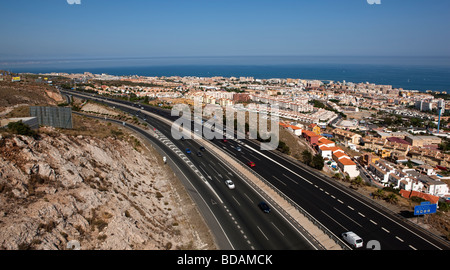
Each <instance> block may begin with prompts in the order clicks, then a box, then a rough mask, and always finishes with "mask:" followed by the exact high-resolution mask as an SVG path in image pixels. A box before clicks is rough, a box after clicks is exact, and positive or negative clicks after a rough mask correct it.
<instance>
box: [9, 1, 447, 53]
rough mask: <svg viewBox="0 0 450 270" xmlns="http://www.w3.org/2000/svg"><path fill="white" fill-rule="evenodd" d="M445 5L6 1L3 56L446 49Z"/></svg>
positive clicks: (329, 2) (310, 2)
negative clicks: (74, 3) (72, 3)
mask: <svg viewBox="0 0 450 270" xmlns="http://www.w3.org/2000/svg"><path fill="white" fill-rule="evenodd" d="M449 10H450V1H449V0H432V1H430V0H381V4H380V5H369V4H368V3H367V1H366V0H271V1H267V0H240V1H235V0H164V1H153V0H128V1H125V0H120V1H119V0H81V5H69V4H68V3H67V1H66V0H39V1H36V0H14V1H5V0H3V1H0V11H1V16H0V23H1V25H2V31H1V35H2V41H1V42H0V60H2V59H8V60H11V59H47V58H109V57H172V56H173V57H180V56H240V55H243V56H244V55H245V56H247V55H270V56H274V55H275V56H276V55H301V56H304V55H307V56H318V55H319V56H353V55H354V56H450V34H449V30H448V27H449V26H450V16H448V11H449Z"/></svg>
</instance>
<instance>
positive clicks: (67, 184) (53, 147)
mask: <svg viewBox="0 0 450 270" xmlns="http://www.w3.org/2000/svg"><path fill="white" fill-rule="evenodd" d="M116 133H117V132H116ZM116 135H117V134H116ZM131 138H133V139H130V138H128V139H124V138H123V137H118V136H106V137H104V138H96V137H93V136H86V135H83V136H82V135H76V136H74V135H66V134H63V133H60V132H57V131H55V130H54V129H50V128H41V130H40V131H39V138H37V139H34V138H32V137H26V136H20V135H13V134H8V133H5V132H3V133H1V135H0V249H8V250H11V249H66V248H67V244H68V243H69V241H72V240H75V241H78V242H79V243H80V247H81V249H83V250H92V249H107V250H108V249H116V250H117V249H120V250H124V249H158V250H160V249H215V246H214V243H213V241H212V240H211V239H212V238H211V236H210V234H209V231H208V229H207V228H206V226H205V225H204V224H203V223H202V221H201V220H202V219H201V218H200V216H199V214H198V213H197V211H196V209H195V208H194V206H193V204H192V202H191V201H190V200H189V198H188V196H187V195H186V193H185V192H183V188H182V187H181V186H180V184H179V182H178V181H177V180H176V178H175V176H174V174H173V172H171V171H170V170H169V168H167V167H165V165H164V164H162V162H161V160H160V156H159V155H158V154H157V153H156V152H155V151H154V150H153V149H151V148H150V147H147V146H146V145H145V144H144V143H142V142H141V141H140V140H139V139H138V138H134V137H131Z"/></svg>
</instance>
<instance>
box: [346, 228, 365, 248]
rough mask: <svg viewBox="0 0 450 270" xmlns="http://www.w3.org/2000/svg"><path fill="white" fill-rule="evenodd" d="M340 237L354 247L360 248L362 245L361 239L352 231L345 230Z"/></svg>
mask: <svg viewBox="0 0 450 270" xmlns="http://www.w3.org/2000/svg"><path fill="white" fill-rule="evenodd" d="M341 236H342V238H344V240H345V241H346V242H347V243H349V244H350V245H351V246H352V247H354V248H360V247H362V246H363V240H362V238H361V237H359V236H358V235H357V234H356V233H354V232H345V233H343V234H342V235H341Z"/></svg>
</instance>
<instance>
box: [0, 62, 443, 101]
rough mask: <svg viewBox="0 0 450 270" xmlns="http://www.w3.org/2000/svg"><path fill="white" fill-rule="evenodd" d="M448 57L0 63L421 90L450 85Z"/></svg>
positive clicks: (15, 68) (16, 67)
mask: <svg viewBox="0 0 450 270" xmlns="http://www.w3.org/2000/svg"><path fill="white" fill-rule="evenodd" d="M449 67H450V58H449V57H413V58H408V57H392V58H389V57H381V58H377V57H287V56H285V57H279V56H278V57H268V56H264V57H256V56H255V57H243V58H239V57H153V58H123V59H112V58H111V59H108V58H104V59H85V60H77V59H53V60H29V61H28V60H18V61H0V69H2V70H7V71H10V72H14V73H33V74H45V73H52V72H61V73H71V74H72V73H84V72H90V73H93V74H103V73H104V74H108V75H114V76H133V75H137V76H145V77H162V76H166V77H170V76H180V77H187V76H195V77H214V76H223V77H254V78H256V79H271V78H296V79H305V80H321V81H340V82H342V81H346V82H353V83H365V82H369V83H374V84H376V85H392V86H393V88H403V89H404V90H417V91H420V92H425V91H427V90H432V91H448V89H450V68H449Z"/></svg>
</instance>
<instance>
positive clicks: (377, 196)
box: [372, 189, 384, 199]
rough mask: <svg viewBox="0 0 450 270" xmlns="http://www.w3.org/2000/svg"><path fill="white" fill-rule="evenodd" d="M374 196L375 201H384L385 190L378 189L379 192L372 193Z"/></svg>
mask: <svg viewBox="0 0 450 270" xmlns="http://www.w3.org/2000/svg"><path fill="white" fill-rule="evenodd" d="M372 196H373V197H374V198H375V199H383V198H384V190H382V189H377V191H375V192H372Z"/></svg>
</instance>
